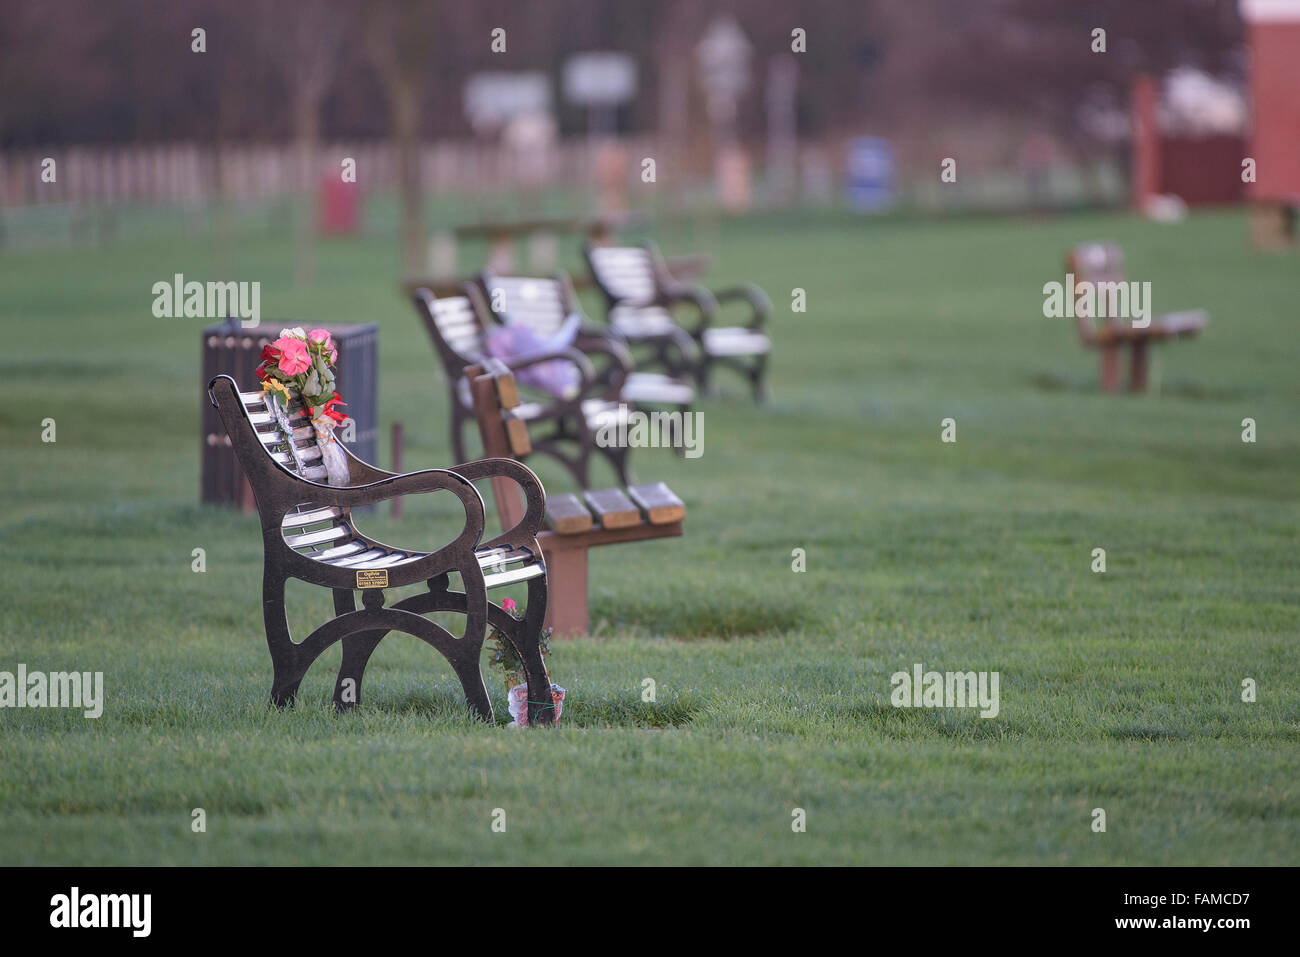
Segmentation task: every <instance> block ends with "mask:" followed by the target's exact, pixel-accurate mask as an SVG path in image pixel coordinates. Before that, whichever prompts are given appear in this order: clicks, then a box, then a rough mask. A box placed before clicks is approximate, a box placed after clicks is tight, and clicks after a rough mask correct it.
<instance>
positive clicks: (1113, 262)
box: [1065, 243, 1210, 392]
mask: <svg viewBox="0 0 1300 957" xmlns="http://www.w3.org/2000/svg"><path fill="white" fill-rule="evenodd" d="M1065 270H1066V272H1067V273H1073V274H1074V276H1075V280H1076V282H1077V281H1086V282H1090V283H1093V284H1097V283H1122V282H1126V279H1125V276H1124V252H1123V250H1121V249H1120V248H1119V247H1118V246H1116V245H1114V244H1111V243H1084V244H1082V245H1080V246H1075V247H1074V248H1073V249H1072V250H1070V252H1069V253H1068V254H1067V255H1066V257H1065ZM1209 318H1210V317H1209V313H1207V312H1206V311H1205V310H1204V309H1193V310H1188V311H1186V312H1171V313H1168V314H1166V315H1163V316H1156V317H1154V318H1152V320H1151V324H1150V325H1149V326H1146V327H1145V328H1139V327H1137V326H1133V325H1129V324H1124V323H1120V322H1116V321H1115V320H1114V319H1113V318H1111V319H1108V320H1107V321H1106V322H1104V323H1102V324H1100V325H1099V324H1098V323H1097V320H1096V318H1095V317H1093V316H1091V315H1087V314H1085V311H1083V310H1079V309H1077V308H1076V311H1075V322H1076V323H1077V325H1078V329H1079V338H1080V339H1081V340H1082V341H1083V345H1084V348H1088V349H1096V350H1098V351H1099V352H1100V354H1101V389H1102V391H1103V392H1119V391H1120V369H1119V360H1120V350H1121V349H1123V348H1124V347H1125V346H1128V347H1129V348H1130V350H1131V351H1132V357H1131V359H1130V365H1129V384H1128V387H1129V391H1130V392H1142V391H1144V390H1145V389H1146V387H1147V369H1148V367H1149V365H1150V349H1149V346H1150V344H1151V343H1152V342H1164V341H1166V340H1169V339H1177V338H1183V337H1190V336H1194V335H1196V334H1197V333H1199V332H1200V331H1201V330H1202V329H1204V328H1205V326H1206V324H1207V323H1208V322H1209Z"/></svg>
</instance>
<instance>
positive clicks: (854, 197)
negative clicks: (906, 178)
mask: <svg viewBox="0 0 1300 957" xmlns="http://www.w3.org/2000/svg"><path fill="white" fill-rule="evenodd" d="M846 178H847V181H848V201H849V206H851V207H852V208H853V209H855V210H857V211H858V212H861V213H873V212H879V211H881V210H884V209H888V208H889V207H890V206H892V205H893V204H894V146H893V144H892V143H890V142H889V140H882V139H877V138H875V137H871V136H862V137H858V138H857V139H855V140H850V141H849V156H848V169H847V177H846Z"/></svg>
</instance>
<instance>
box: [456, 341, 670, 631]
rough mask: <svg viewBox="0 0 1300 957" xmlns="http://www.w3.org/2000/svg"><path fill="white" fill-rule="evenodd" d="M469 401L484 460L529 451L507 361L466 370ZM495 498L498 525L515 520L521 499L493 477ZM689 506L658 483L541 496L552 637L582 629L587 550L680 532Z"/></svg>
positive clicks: (584, 625) (585, 624) (585, 619)
mask: <svg viewBox="0 0 1300 957" xmlns="http://www.w3.org/2000/svg"><path fill="white" fill-rule="evenodd" d="M465 376H466V378H467V379H468V380H469V383H470V393H471V395H472V397H473V402H474V416H475V418H476V419H477V421H478V426H479V433H480V435H481V436H482V439H483V454H484V456H485V457H487V458H513V459H522V458H524V457H526V456H527V455H528V454H529V452H530V451H531V450H532V446H531V443H530V440H529V437H528V425H527V423H526V422H525V420H523V419H521V418H518V417H517V416H516V415H515V414H514V410H515V409H516V408H518V407H519V405H520V401H519V392H518V390H517V389H516V387H515V380H514V376H513V375H512V374H511V373H510V370H509V369H507V368H506V367H505V365H504V364H503V363H501V362H499V361H496V360H488V361H487V362H485V363H484V364H482V365H475V366H471V367H469V368H467V369H466V370H465ZM492 495H493V497H494V498H495V500H496V506H497V514H498V515H499V517H500V519H501V525H502V527H503V528H511V527H513V526H514V525H516V524H517V523H518V521H519V516H520V515H521V514H522V512H523V508H524V506H523V503H522V502H521V501H520V497H519V493H518V491H517V490H516V489H515V488H513V487H512V486H511V485H509V484H508V483H506V482H504V481H498V480H497V479H493V481H492ZM685 518H686V506H685V505H683V504H682V500H681V499H679V498H678V497H677V496H676V495H674V494H673V492H672V490H671V489H670V488H668V486H667V485H665V484H664V483H663V482H654V483H650V484H645V485H630V486H628V487H627V489H626V490H623V489H617V488H607V489H588V490H585V491H583V493H582V497H581V498H579V497H578V496H577V495H574V494H571V493H561V494H558V495H557V494H548V495H547V496H546V519H545V525H546V530H545V531H542V532H539V533H538V536H537V541H538V543H539V544H540V545H541V548H542V553H543V555H544V557H545V560H546V569H547V582H548V587H549V589H550V599H549V601H548V603H547V618H546V623H547V625H548V626H549V627H550V628H552V629H553V630H554V631H555V633H556V634H557V635H575V634H586V632H587V628H588V616H587V550H588V549H591V548H595V547H597V546H599V545H615V544H618V543H620V542H639V541H645V540H647V539H651V538H673V537H678V536H680V535H681V534H682V522H683V521H684V520H685Z"/></svg>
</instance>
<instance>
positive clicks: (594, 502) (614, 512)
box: [582, 488, 641, 528]
mask: <svg viewBox="0 0 1300 957" xmlns="http://www.w3.org/2000/svg"><path fill="white" fill-rule="evenodd" d="M582 497H583V499H584V500H585V501H586V503H587V507H588V508H590V509H591V514H592V515H593V516H595V517H596V518H598V519H600V527H601V528H628V527H630V526H632V525H640V524H641V510H640V509H639V508H637V507H636V505H634V504H633V502H632V500H631V499H630V498H628V497H627V495H626V494H624V492H623V491H622V490H621V489H616V488H601V489H590V490H588V491H586V492H583V493H582Z"/></svg>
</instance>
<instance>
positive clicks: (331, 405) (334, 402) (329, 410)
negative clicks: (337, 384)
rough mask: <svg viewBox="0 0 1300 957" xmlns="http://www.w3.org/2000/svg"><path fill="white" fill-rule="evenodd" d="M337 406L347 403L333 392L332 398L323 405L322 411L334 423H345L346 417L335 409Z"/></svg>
mask: <svg viewBox="0 0 1300 957" xmlns="http://www.w3.org/2000/svg"><path fill="white" fill-rule="evenodd" d="M339 405H347V403H346V402H344V401H343V400H342V399H340V398H339V394H338V393H337V392H335V393H334V397H333V398H332V399H330V400H328V401H327V402H326V403H325V408H324V409H323V410H322V411H323V412H324V414H325V415H327V416H329V417H330V418H331V419H333V420H334V421H335V422H345V421H347V416H346V415H344V414H343V413H342V412H339V411H338V410H337V409H336V408H335V406H339Z"/></svg>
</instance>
